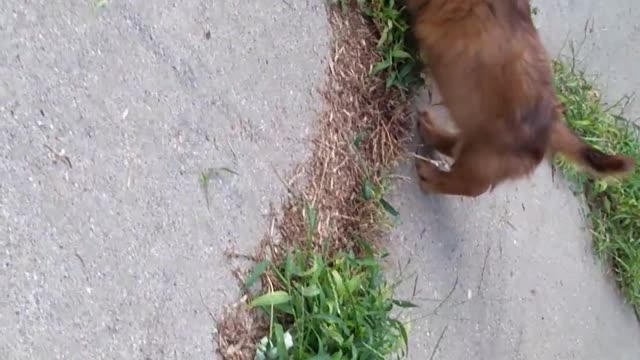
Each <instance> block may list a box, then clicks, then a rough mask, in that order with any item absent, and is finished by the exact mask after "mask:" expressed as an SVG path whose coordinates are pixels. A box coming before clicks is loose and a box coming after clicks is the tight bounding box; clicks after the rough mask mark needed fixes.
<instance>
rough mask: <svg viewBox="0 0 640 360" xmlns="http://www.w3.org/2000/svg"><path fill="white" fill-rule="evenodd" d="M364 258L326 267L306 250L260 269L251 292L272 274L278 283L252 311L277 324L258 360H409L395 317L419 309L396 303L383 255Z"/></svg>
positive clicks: (346, 257)
mask: <svg viewBox="0 0 640 360" xmlns="http://www.w3.org/2000/svg"><path fill="white" fill-rule="evenodd" d="M305 213H306V217H305V218H306V223H307V228H308V231H307V237H308V239H307V240H308V242H309V243H311V237H312V236H313V235H314V228H315V226H316V224H315V216H316V215H315V212H314V211H313V209H312V208H310V207H309V206H306V211H305ZM362 248H363V249H364V255H363V256H356V255H354V254H353V253H344V252H342V253H338V254H337V255H335V256H333V257H331V258H329V259H327V258H325V257H324V256H322V255H320V254H317V253H314V252H312V251H308V250H305V249H295V250H292V251H291V252H290V253H289V254H288V255H287V256H286V257H285V259H284V261H282V262H281V263H280V264H278V265H276V266H274V265H272V264H271V263H270V262H268V261H263V262H261V263H260V264H258V265H257V266H256V267H255V269H254V271H253V273H252V274H251V275H249V277H248V278H247V281H246V283H245V287H246V288H249V287H251V286H252V285H253V283H255V282H256V281H257V280H258V279H259V278H260V277H261V276H262V275H263V274H264V273H265V272H267V271H271V272H272V273H273V276H271V277H270V278H271V279H273V280H272V281H273V283H272V284H271V285H270V286H269V287H270V288H271V289H269V290H268V291H267V292H266V293H263V294H262V295H261V296H258V297H256V298H254V299H253V300H252V301H251V303H250V306H252V307H256V308H259V309H261V310H263V311H264V312H265V313H266V314H267V316H269V319H270V331H269V336H268V337H265V338H264V339H263V340H262V341H261V343H260V344H259V346H258V350H257V356H256V359H296V360H306V359H362V360H365V359H367V360H369V359H387V358H389V356H393V355H395V356H397V358H401V357H404V356H405V355H406V353H407V342H408V339H407V330H406V328H405V325H404V324H403V323H402V322H400V321H399V320H398V319H396V318H394V317H393V316H392V315H391V313H392V311H393V310H394V308H395V307H412V306H413V305H412V304H411V303H408V302H404V301H396V300H394V298H393V292H394V287H395V285H392V284H390V283H388V282H387V281H386V280H385V279H384V277H383V273H382V269H381V265H380V260H381V258H382V257H384V256H385V254H381V255H378V254H377V253H376V252H375V251H374V250H373V249H371V248H370V247H368V246H367V245H366V244H362Z"/></svg>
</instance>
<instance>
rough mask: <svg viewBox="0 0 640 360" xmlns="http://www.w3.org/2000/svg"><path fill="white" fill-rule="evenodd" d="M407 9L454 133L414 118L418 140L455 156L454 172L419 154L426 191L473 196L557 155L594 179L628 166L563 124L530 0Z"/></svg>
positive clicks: (630, 164)
mask: <svg viewBox="0 0 640 360" xmlns="http://www.w3.org/2000/svg"><path fill="white" fill-rule="evenodd" d="M407 8H408V10H409V11H410V12H411V14H412V15H413V18H414V19H413V21H414V24H413V32H414V35H415V38H416V41H417V45H418V47H419V48H420V50H421V51H424V52H425V53H426V54H427V55H428V58H429V62H430V70H431V74H432V75H433V78H434V80H435V82H436V83H437V85H438V87H439V88H440V91H441V93H442V99H443V102H444V105H445V106H446V107H447V109H448V111H449V113H450V115H451V119H452V120H453V122H454V123H455V125H456V127H457V128H458V130H459V132H458V133H457V134H449V133H446V132H443V131H441V130H438V129H436V127H435V126H433V123H432V122H431V121H430V119H429V118H428V116H425V117H424V118H423V119H422V121H420V122H419V124H420V134H421V136H422V138H423V140H424V141H425V142H426V143H428V144H429V145H431V146H433V147H434V148H435V149H436V150H438V151H440V152H441V153H443V154H446V155H449V156H451V157H453V158H454V159H455V162H454V164H453V166H452V167H451V171H442V170H440V169H438V167H436V166H435V165H433V164H432V163H429V162H427V161H424V160H418V162H417V164H416V167H417V172H418V175H419V177H420V187H421V189H422V190H423V191H425V192H436V193H442V194H451V195H464V196H478V195H480V194H482V193H484V192H486V191H487V190H489V189H491V188H493V187H495V186H496V185H498V184H499V183H501V182H503V181H505V180H507V179H516V178H520V177H523V176H526V175H528V174H530V173H531V172H533V170H535V168H536V167H537V166H538V165H539V164H540V163H541V162H542V160H543V159H544V158H545V157H546V156H553V155H555V154H557V153H561V154H562V155H564V156H566V157H567V158H568V159H569V160H571V161H573V162H575V163H577V164H578V165H581V166H582V167H583V168H584V169H585V170H587V171H589V172H591V173H593V174H594V175H601V176H604V175H621V174H625V173H628V172H630V171H632V170H633V169H634V167H635V162H634V161H633V160H632V159H631V158H628V157H625V156H620V155H607V154H603V153H602V152H600V151H598V150H596V149H595V148H593V147H591V146H590V145H588V144H586V143H585V142H583V141H582V140H581V139H579V138H578V137H577V136H576V135H574V134H573V133H572V132H571V130H569V128H567V126H566V125H565V123H564V120H563V117H562V110H561V106H560V104H559V101H558V100H557V98H556V95H555V92H554V88H553V84H552V70H551V63H550V60H549V58H548V56H547V53H546V50H545V49H544V47H543V45H542V43H541V41H540V39H539V36H538V33H537V31H536V29H535V27H534V25H533V21H532V18H531V12H530V5H529V1H528V0H407Z"/></svg>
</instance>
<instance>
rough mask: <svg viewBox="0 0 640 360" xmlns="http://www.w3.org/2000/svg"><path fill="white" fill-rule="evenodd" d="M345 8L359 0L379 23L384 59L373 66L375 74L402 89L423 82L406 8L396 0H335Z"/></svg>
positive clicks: (368, 16)
mask: <svg viewBox="0 0 640 360" xmlns="http://www.w3.org/2000/svg"><path fill="white" fill-rule="evenodd" d="M333 2H334V3H335V4H338V5H340V6H342V8H343V10H346V9H347V7H348V6H349V5H350V4H354V3H355V4H356V5H357V6H358V8H359V9H360V11H362V13H363V14H364V15H365V16H366V17H367V18H369V19H370V20H371V21H373V23H374V24H375V26H376V29H377V30H378V32H379V34H380V38H379V40H378V44H377V50H378V52H379V53H380V54H381V55H382V60H381V61H380V62H379V63H378V64H377V65H376V66H375V67H374V68H373V69H372V70H371V74H372V75H381V76H384V77H385V78H386V85H387V87H391V86H396V87H398V88H401V89H403V90H407V89H410V88H412V87H414V86H417V85H420V84H421V83H422V78H421V77H420V70H421V69H420V61H419V57H418V55H417V54H418V53H417V51H415V48H414V47H412V46H411V42H410V41H409V33H410V29H409V23H408V20H407V19H408V16H407V14H406V11H405V9H404V7H403V6H401V4H400V3H399V2H398V1H396V0H333Z"/></svg>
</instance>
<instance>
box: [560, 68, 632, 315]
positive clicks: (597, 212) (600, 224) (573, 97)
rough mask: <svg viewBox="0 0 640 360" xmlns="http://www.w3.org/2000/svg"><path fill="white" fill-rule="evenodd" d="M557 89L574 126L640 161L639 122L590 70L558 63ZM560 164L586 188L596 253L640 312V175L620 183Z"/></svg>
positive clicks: (591, 139) (589, 137) (605, 147)
mask: <svg viewBox="0 0 640 360" xmlns="http://www.w3.org/2000/svg"><path fill="white" fill-rule="evenodd" d="M554 73H555V79H554V80H555V87H556V90H557V93H558V96H559V98H560V100H561V101H562V103H563V104H564V106H565V108H566V119H567V122H568V123H569V125H570V126H571V128H572V129H573V130H574V131H576V133H577V134H579V135H580V136H582V137H583V138H584V139H585V140H586V141H587V142H589V143H590V144H592V145H594V146H595V147H597V148H598V149H600V150H602V151H605V152H610V153H621V154H627V155H630V156H634V157H635V159H636V161H640V156H639V155H638V152H639V151H640V140H639V139H640V137H639V135H640V134H639V131H638V128H637V126H635V125H634V124H633V123H631V122H629V121H627V119H625V118H623V117H622V116H621V115H618V114H617V113H616V112H615V110H616V107H615V106H614V107H613V108H606V107H605V106H604V105H603V104H602V103H601V101H600V97H599V95H598V92H597V91H596V90H595V89H594V87H593V85H592V84H591V83H590V82H589V81H588V80H587V78H586V77H585V75H584V72H581V71H576V70H575V69H574V68H573V67H571V66H568V65H566V64H563V63H562V62H559V61H555V62H554ZM557 163H558V164H559V165H560V167H561V168H562V169H563V170H564V172H565V173H566V174H567V176H568V177H569V178H570V179H571V180H573V181H574V182H575V183H576V184H577V185H578V187H579V190H581V191H584V193H585V195H586V199H587V203H588V205H589V208H590V214H589V218H590V220H591V223H592V226H593V237H594V243H595V250H596V252H597V253H598V254H599V255H601V256H603V257H604V258H605V259H606V260H607V261H609V262H610V263H611V265H612V266H613V269H614V271H615V274H616V277H617V279H618V281H619V283H620V287H621V289H622V292H623V294H624V295H625V297H626V298H627V300H628V301H629V302H630V303H631V304H632V305H633V306H634V307H635V308H636V311H638V310H640V173H639V172H638V171H636V172H635V173H634V174H633V175H632V176H630V177H628V178H625V179H622V180H619V181H615V182H611V181H609V182H605V181H603V180H598V181H593V180H590V179H588V178H587V177H585V176H584V175H582V174H581V173H579V172H577V171H576V169H575V168H573V167H572V166H571V165H570V164H569V163H567V162H566V161H564V160H562V159H559V160H558V161H557Z"/></svg>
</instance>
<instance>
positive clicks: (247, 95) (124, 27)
mask: <svg viewBox="0 0 640 360" xmlns="http://www.w3.org/2000/svg"><path fill="white" fill-rule="evenodd" d="M96 4H97V2H93V1H86V0H82V1H81V0H71V1H62V2H57V1H27V2H25V1H18V0H7V1H3V3H2V6H1V7H0V259H1V261H0V284H1V285H0V286H1V288H2V293H1V294H0V354H2V355H1V356H0V357H1V358H2V359H7V360H9V359H11V360H14V359H15V360H17V359H83V360H84V359H154V360H155V359H165V358H166V359H212V358H213V357H214V355H213V347H214V344H213V341H212V339H213V336H212V331H213V329H214V322H213V320H212V319H211V317H210V315H209V311H211V312H213V313H218V310H220V308H221V306H223V305H224V304H227V303H229V302H231V301H233V300H235V299H236V293H237V286H236V282H235V280H234V279H233V278H232V277H231V274H230V272H229V266H228V262H227V261H226V260H225V258H224V256H223V251H224V250H225V248H226V247H227V246H229V245H230V244H232V243H234V242H235V243H237V247H238V249H239V251H241V252H244V253H250V252H252V251H253V250H254V248H255V245H256V244H257V242H258V241H259V240H260V238H261V236H262V234H263V233H264V231H265V229H266V228H267V224H266V222H267V219H266V218H265V214H266V213H267V211H268V210H269V204H270V202H274V204H276V205H278V204H279V203H280V200H281V198H282V196H283V195H284V191H283V187H282V185H281V182H280V181H279V180H278V178H277V176H276V175H275V173H274V171H273V168H272V167H275V168H276V169H277V170H278V171H279V172H282V173H284V172H286V171H288V170H290V168H291V166H292V165H293V164H295V163H297V162H298V161H301V160H303V159H304V157H305V156H306V155H305V154H306V148H307V141H306V139H305V137H306V134H307V132H308V130H309V129H310V125H311V121H312V120H313V119H314V116H315V114H314V111H315V110H316V109H318V107H317V106H319V104H321V102H320V100H319V99H315V98H314V96H312V90H313V89H314V88H317V87H318V85H319V84H320V83H321V81H322V77H323V75H324V65H323V61H324V60H323V59H324V57H325V56H326V54H327V48H326V41H327V39H328V25H327V19H326V13H325V10H324V8H323V3H322V1H320V0H318V1H308V2H307V1H305V2H299V1H298V2H291V3H289V2H284V1H282V0H261V1H259V2H242V1H214V2H212V1H201V0H188V1H177V2H176V1H167V0H157V1H119V0H113V1H108V2H106V5H105V6H104V7H103V8H102V9H99V10H98V9H96ZM63 152H64V153H63ZM65 156H67V157H68V160H70V164H69V163H67V161H66V158H65ZM69 165H71V166H69ZM221 166H225V167H229V168H231V169H233V170H235V171H237V172H238V174H239V176H232V175H229V174H224V175H223V176H221V178H216V179H212V182H211V187H210V211H208V210H207V206H206V202H205V198H204V196H203V192H202V190H201V188H200V185H199V182H198V179H199V176H200V174H201V172H202V171H203V170H205V169H206V168H209V167H221Z"/></svg>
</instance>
